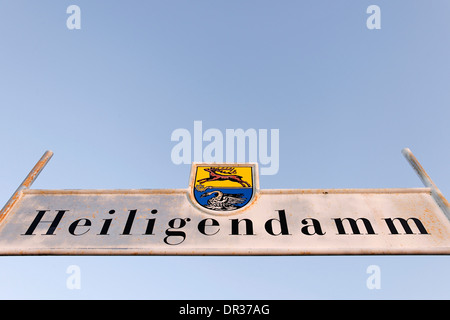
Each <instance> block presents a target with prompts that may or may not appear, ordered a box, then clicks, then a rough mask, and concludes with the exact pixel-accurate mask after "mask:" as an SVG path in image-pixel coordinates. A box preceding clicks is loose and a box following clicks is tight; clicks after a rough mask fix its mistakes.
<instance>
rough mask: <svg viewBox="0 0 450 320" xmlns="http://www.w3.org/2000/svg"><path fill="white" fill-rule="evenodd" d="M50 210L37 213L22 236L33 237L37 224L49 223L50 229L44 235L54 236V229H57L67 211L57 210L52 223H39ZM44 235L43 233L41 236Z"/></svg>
mask: <svg viewBox="0 0 450 320" xmlns="http://www.w3.org/2000/svg"><path fill="white" fill-rule="evenodd" d="M47 211H50V210H40V211H38V214H37V215H36V218H34V220H33V222H32V223H31V225H30V227H29V228H28V230H27V231H26V232H25V233H24V234H22V235H23V236H31V235H34V233H33V232H34V230H35V229H36V227H37V226H38V224H39V223H50V227H49V228H48V230H47V233H45V235H54V232H55V231H56V228H57V227H58V224H59V222H60V221H61V219H62V217H63V216H64V213H66V211H68V210H59V211H58V214H57V215H56V217H55V219H54V220H52V221H41V220H42V218H43V217H44V214H45V213H46V212H47ZM42 235H44V233H43V234H42Z"/></svg>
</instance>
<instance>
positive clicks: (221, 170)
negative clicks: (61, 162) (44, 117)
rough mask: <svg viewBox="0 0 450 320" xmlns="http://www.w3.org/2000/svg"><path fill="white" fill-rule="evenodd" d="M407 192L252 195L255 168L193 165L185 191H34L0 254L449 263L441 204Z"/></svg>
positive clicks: (13, 208)
mask: <svg viewBox="0 0 450 320" xmlns="http://www.w3.org/2000/svg"><path fill="white" fill-rule="evenodd" d="M403 153H404V155H405V157H406V158H407V159H408V160H409V162H410V163H411V164H412V166H413V168H414V169H415V170H416V171H417V173H418V174H419V176H420V178H421V179H422V180H423V182H424V183H425V188H414V189H319V190H310V189H289V190H285V189H271V190H268V189H263V190H261V189H259V181H258V168H257V165H256V164H229V163H227V164H205V163H195V164H193V165H192V169H191V175H190V182H189V188H188V189H168V190H162V189H157V190H145V189H144V190H36V189H30V186H31V184H32V182H33V181H34V180H35V179H36V177H37V175H38V174H39V173H40V172H41V170H42V169H43V167H44V166H45V164H46V163H47V162H48V160H49V159H50V158H51V156H52V153H51V152H50V151H47V152H46V153H45V154H44V156H43V157H42V158H41V159H40V160H39V162H38V163H37V164H36V166H35V167H34V168H33V169H32V170H31V172H30V174H29V175H28V176H27V177H26V179H25V180H24V181H23V183H22V184H21V185H20V186H19V188H18V189H17V191H16V192H15V193H14V194H13V196H12V197H11V199H10V200H9V201H8V203H7V204H6V205H5V207H4V208H3V209H2V211H1V212H0V254H1V255H38V254H39V255H72V254H73V255H309V254H327V255H333V254H358V255H363V254H450V220H449V219H450V209H449V204H448V202H447V200H446V199H445V198H444V196H443V195H442V193H441V192H440V191H439V189H438V188H437V187H436V185H435V184H434V183H433V182H432V180H431V179H430V177H429V176H428V175H427V174H426V172H425V171H424V170H423V168H422V166H421V165H420V164H419V162H418V161H417V159H416V158H415V157H414V156H413V155H412V153H411V151H410V150H409V149H404V150H403Z"/></svg>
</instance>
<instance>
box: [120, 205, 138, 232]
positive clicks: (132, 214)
mask: <svg viewBox="0 0 450 320" xmlns="http://www.w3.org/2000/svg"><path fill="white" fill-rule="evenodd" d="M136 212H137V210H130V213H129V214H128V218H127V222H126V223H125V228H124V229H123V232H122V233H121V235H130V232H131V227H132V226H133V222H134V218H135V217H136Z"/></svg>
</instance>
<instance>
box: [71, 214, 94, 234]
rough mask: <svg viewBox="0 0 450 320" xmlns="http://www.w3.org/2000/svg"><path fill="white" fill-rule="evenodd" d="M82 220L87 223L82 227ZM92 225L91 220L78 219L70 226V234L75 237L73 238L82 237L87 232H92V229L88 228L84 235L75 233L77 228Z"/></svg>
mask: <svg viewBox="0 0 450 320" xmlns="http://www.w3.org/2000/svg"><path fill="white" fill-rule="evenodd" d="M82 220H84V221H85V222H84V224H82V225H79V223H80V222H81V221H82ZM91 225H92V223H91V220H89V219H84V218H83V219H78V220H75V221H74V222H72V223H71V224H70V226H69V233H70V234H71V235H73V236H82V235H83V234H85V233H86V232H88V231H89V230H90V228H88V229H87V230H86V231H85V232H82V233H78V234H77V233H75V229H76V228H77V227H90V226H91Z"/></svg>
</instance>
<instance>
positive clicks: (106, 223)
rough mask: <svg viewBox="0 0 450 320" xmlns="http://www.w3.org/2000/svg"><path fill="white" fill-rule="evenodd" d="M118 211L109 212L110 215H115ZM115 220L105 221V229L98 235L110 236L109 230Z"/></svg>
mask: <svg viewBox="0 0 450 320" xmlns="http://www.w3.org/2000/svg"><path fill="white" fill-rule="evenodd" d="M115 212H116V211H115V210H109V212H108V213H109V214H114V213H115ZM112 220H113V219H103V221H105V222H104V223H103V227H102V230H100V233H98V234H97V235H99V236H101V235H109V234H108V230H109V226H110V225H111V222H112Z"/></svg>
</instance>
